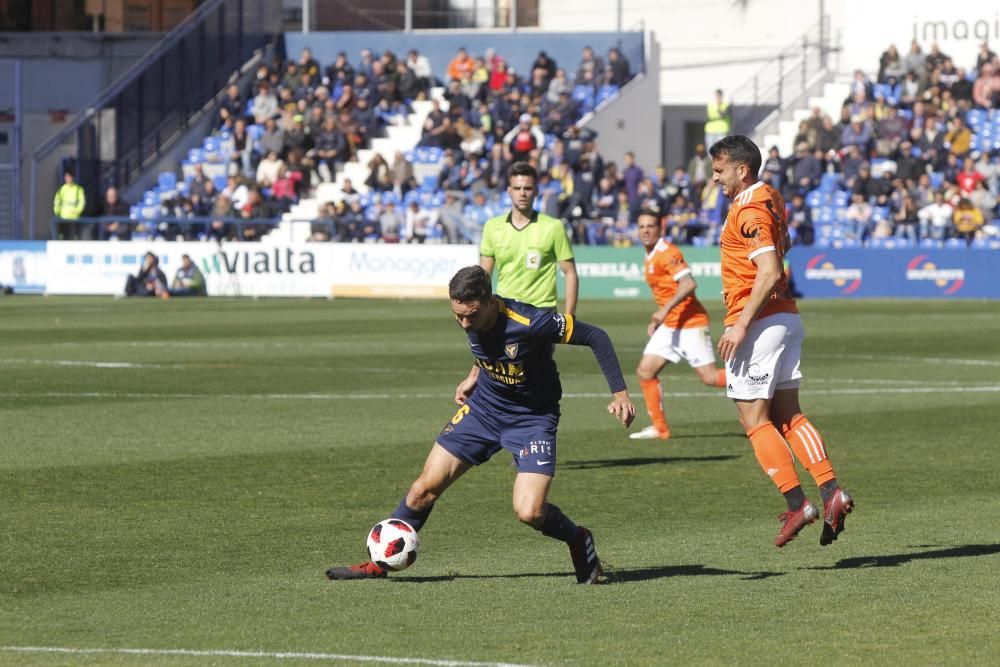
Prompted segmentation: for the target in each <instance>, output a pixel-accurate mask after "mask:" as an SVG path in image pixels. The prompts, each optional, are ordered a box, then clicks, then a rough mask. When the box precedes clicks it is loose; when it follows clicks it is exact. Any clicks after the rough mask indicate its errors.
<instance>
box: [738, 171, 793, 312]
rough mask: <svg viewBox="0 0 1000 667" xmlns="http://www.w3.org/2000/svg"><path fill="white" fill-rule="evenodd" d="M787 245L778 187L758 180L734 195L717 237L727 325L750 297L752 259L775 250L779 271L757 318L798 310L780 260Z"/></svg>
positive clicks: (786, 228) (753, 267)
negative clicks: (724, 222) (778, 277)
mask: <svg viewBox="0 0 1000 667" xmlns="http://www.w3.org/2000/svg"><path fill="white" fill-rule="evenodd" d="M789 245H790V242H789V239H788V227H787V225H786V224H785V200H784V199H782V197H781V194H780V193H779V192H778V191H777V190H775V189H774V188H772V187H771V186H770V185H767V184H766V183H763V182H761V181H758V182H757V183H754V184H753V185H751V186H750V187H749V188H747V189H746V190H744V191H743V192H741V193H740V194H738V195H736V197H735V198H734V199H733V205H732V208H730V209H729V215H727V216H726V224H725V225H724V226H723V228H722V236H721V237H720V239H719V252H720V254H721V255H722V296H723V298H724V299H725V301H726V320H725V323H726V325H727V326H728V325H730V324H733V323H735V322H736V320H738V319H739V316H740V313H741V312H742V311H743V308H744V306H746V302H747V300H748V299H749V298H750V291H751V290H752V289H753V282H754V279H755V278H756V277H757V267H756V265H755V264H754V263H753V260H754V258H755V257H758V256H759V255H762V254H764V253H767V252H774V253H777V256H778V266H779V267H782V268H781V270H782V274H781V280H780V281H779V282H778V284H777V285H775V287H774V291H772V292H771V296H770V298H769V300H768V301H767V303H766V304H764V307H763V308H761V310H760V312H759V313H758V314H757V317H767V316H768V315H773V314H775V313H797V312H799V311H798V308H797V307H796V306H795V299H793V298H792V295H791V291H790V290H789V289H788V276H786V275H785V273H784V262H783V260H784V258H785V253H786V252H788V247H789Z"/></svg>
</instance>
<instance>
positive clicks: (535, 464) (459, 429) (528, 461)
mask: <svg viewBox="0 0 1000 667" xmlns="http://www.w3.org/2000/svg"><path fill="white" fill-rule="evenodd" d="M558 427H559V412H558V411H552V412H547V413H544V414H528V415H518V414H509V413H507V414H503V415H501V414H497V411H496V410H495V409H488V408H484V407H483V406H481V405H477V404H476V403H473V402H472V401H469V402H467V403H466V404H465V405H463V406H462V407H460V408H459V409H458V412H456V413H455V416H454V417H452V418H451V421H449V422H448V423H447V424H445V426H444V428H443V429H442V430H441V435H439V436H438V438H437V443H438V444H439V445H441V446H442V447H444V448H445V449H447V450H448V451H449V452H450V453H451V454H452V455H453V456H454V457H455V458H457V459H459V460H461V461H465V462H466V463H471V464H472V465H480V464H482V463H486V462H487V461H489V460H490V457H492V456H493V455H494V454H496V453H497V452H499V451H500V450H501V449H506V450H507V451H508V452H510V453H511V454H513V455H514V462H515V463H516V464H517V470H518V472H534V473H540V474H542V475H548V476H549V477H554V476H555V474H556V429H557V428H558Z"/></svg>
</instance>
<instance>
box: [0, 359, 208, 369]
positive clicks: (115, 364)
mask: <svg viewBox="0 0 1000 667" xmlns="http://www.w3.org/2000/svg"><path fill="white" fill-rule="evenodd" d="M0 364H32V365H37V366H83V367H86V368H191V366H190V365H187V364H141V363H139V364H137V363H132V362H129V361H74V360H72V359H0Z"/></svg>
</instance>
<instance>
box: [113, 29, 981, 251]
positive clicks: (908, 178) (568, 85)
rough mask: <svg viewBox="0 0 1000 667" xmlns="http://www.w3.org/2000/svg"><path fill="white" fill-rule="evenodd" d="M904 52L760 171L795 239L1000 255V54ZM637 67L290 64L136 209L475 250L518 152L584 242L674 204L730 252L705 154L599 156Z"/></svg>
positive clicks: (272, 73)
mask: <svg viewBox="0 0 1000 667" xmlns="http://www.w3.org/2000/svg"><path fill="white" fill-rule="evenodd" d="M914 49H915V52H916V53H917V54H918V55H921V54H922V51H921V49H920V46H919V45H918V44H917V45H915V46H914ZM887 53H888V51H887ZM609 55H610V54H609ZM887 57H888V56H885V55H884V56H883V62H882V63H881V64H880V67H879V73H878V74H877V75H876V76H874V77H870V76H869V75H868V74H866V73H865V72H862V71H858V72H855V73H854V75H853V76H852V77H851V78H850V79H849V80H844V81H839V82H835V83H833V84H829V85H827V87H826V89H825V95H824V96H823V97H822V98H818V99H814V100H812V102H813V104H812V105H811V108H809V109H803V110H802V111H800V112H797V114H796V117H795V121H796V123H797V125H796V126H795V128H794V134H790V133H788V132H786V133H785V134H782V135H779V136H777V137H769V138H768V139H769V141H774V142H775V143H774V145H773V146H771V147H770V148H769V150H768V151H767V154H766V155H765V161H764V165H763V170H762V178H763V179H764V180H765V181H768V182H770V183H771V184H772V185H775V186H776V187H778V188H779V189H781V191H782V192H783V193H784V195H785V198H786V201H787V202H788V207H789V210H788V214H789V215H788V217H789V222H790V231H791V234H792V236H793V240H794V242H795V243H798V244H815V245H817V246H820V247H860V246H873V247H898V246H902V247H906V246H922V247H940V246H948V247H960V246H974V247H1000V220H998V219H997V218H998V215H1000V209H998V207H997V199H998V195H1000V164H998V157H1000V109H998V107H1000V74H998V72H1000V61H998V59H997V57H996V55H995V54H992V55H991V56H990V57H987V58H985V59H984V58H982V57H980V59H979V61H977V63H976V64H975V67H970V68H968V69H967V70H966V69H961V68H956V67H955V66H954V65H953V64H952V63H951V61H950V59H948V58H947V57H944V58H941V57H937V56H935V57H933V58H931V57H924V58H922V59H921V58H919V57H914V58H908V59H907V60H906V62H905V63H903V62H902V61H900V62H898V63H891V62H890V63H888V64H887V62H885V61H886V59H887ZM622 58H623V56H622V55H621V54H620V53H618V54H616V55H615V56H614V60H615V66H614V67H612V66H611V65H607V64H605V61H604V59H602V58H601V57H595V56H593V54H591V55H590V56H587V55H585V56H584V57H583V58H582V59H581V62H580V63H579V66H578V67H564V66H559V65H558V64H557V63H555V62H553V61H552V59H551V58H550V57H547V56H546V55H545V54H544V53H540V54H539V57H538V59H536V61H535V63H533V65H532V68H531V71H530V72H529V73H527V75H526V76H523V77H522V76H520V75H519V74H517V73H515V72H513V71H512V70H510V69H509V68H508V67H507V65H506V64H505V61H504V58H503V54H497V53H494V52H492V50H488V51H487V52H484V53H483V54H464V55H463V54H458V55H456V57H455V59H454V60H452V62H450V63H447V64H445V63H437V65H438V66H437V67H436V68H433V69H431V68H430V64H429V63H427V62H426V58H423V60H422V61H421V56H420V54H416V53H411V54H408V55H407V56H406V57H405V58H403V57H397V56H396V55H395V54H394V53H393V52H391V51H385V52H384V53H382V54H381V55H379V54H377V53H372V52H371V51H368V50H364V51H362V52H361V54H360V55H359V57H358V59H356V60H354V61H353V62H352V60H351V59H350V58H349V57H348V55H347V54H346V53H340V54H338V55H337V57H336V59H335V61H334V62H331V63H325V64H321V63H318V62H316V61H315V60H314V59H313V58H312V54H311V52H310V51H309V50H308V49H303V51H302V53H301V54H300V55H299V57H298V58H297V59H295V60H289V61H288V62H283V61H280V60H278V59H275V60H274V61H273V62H271V63H269V64H268V65H264V66H261V68H260V69H259V71H258V72H257V74H256V77H255V81H254V85H253V86H252V88H251V89H247V90H240V89H239V88H238V87H235V88H236V89H235V90H232V89H231V91H230V93H228V94H227V96H226V97H225V98H224V100H223V102H222V104H221V106H220V110H219V119H218V124H217V127H216V129H215V131H214V132H213V133H212V134H211V135H210V136H207V137H205V139H204V141H203V143H202V145H201V146H200V147H198V148H194V149H192V150H191V151H190V152H189V154H188V156H187V160H185V162H184V164H183V165H182V166H181V170H180V173H181V178H178V177H177V175H176V174H174V173H171V172H165V173H163V174H161V175H160V177H159V180H158V183H157V185H156V186H155V187H153V188H151V189H150V190H149V191H147V192H146V193H145V196H144V197H143V199H142V201H141V202H140V203H137V204H136V205H134V206H132V207H131V216H130V217H131V219H132V221H133V223H134V227H133V230H132V237H133V238H137V237H138V238H142V237H143V236H147V237H150V236H166V237H168V238H169V237H170V235H175V236H176V235H178V234H179V235H183V236H186V237H192V236H194V237H196V238H205V239H207V238H225V237H232V238H235V237H240V238H245V239H256V238H260V237H261V235H262V234H264V233H267V229H266V228H265V227H263V226H261V225H247V224H240V221H241V220H253V221H257V220H272V221H277V220H279V219H281V220H282V222H280V224H279V228H280V231H279V233H281V234H284V235H285V236H284V237H283V238H291V239H293V240H295V239H297V240H305V239H307V238H308V239H310V240H314V241H323V240H335V241H356V242H379V241H380V242H407V241H409V242H442V241H449V242H466V243H475V242H478V239H479V230H480V229H481V226H482V223H483V222H484V221H485V220H486V219H487V218H488V217H490V215H495V214H497V213H499V212H500V211H503V210H504V209H505V208H506V207H508V206H509V205H510V202H509V199H508V198H507V196H506V193H505V186H506V183H505V172H506V169H507V168H508V167H509V165H510V163H511V161H512V160H513V159H515V158H517V159H527V160H528V161H530V162H532V163H533V164H534V165H535V166H536V167H537V168H538V169H539V171H540V173H541V174H542V176H541V182H540V184H539V185H540V194H539V198H538V201H537V207H538V208H539V209H540V210H542V211H544V212H546V213H549V214H551V215H554V216H557V217H561V218H562V219H563V220H564V221H565V222H566V225H567V230H568V232H569V233H570V234H572V236H573V240H574V242H576V243H587V244H614V245H630V244H633V243H635V242H636V236H635V217H636V213H637V211H638V210H639V209H640V208H643V207H653V208H656V209H657V210H659V211H661V213H662V215H663V219H662V226H663V229H664V233H665V234H666V235H667V236H669V237H670V238H673V239H674V240H676V241H678V242H686V243H690V244H694V245H711V244H714V243H717V242H718V233H719V228H720V227H721V223H722V221H723V220H724V218H725V214H726V205H727V204H726V201H725V199H724V198H723V197H722V196H721V194H720V193H719V191H718V188H716V187H715V186H713V185H712V184H711V182H710V171H711V170H710V168H706V160H707V158H706V156H705V151H704V148H705V147H700V148H699V150H698V152H697V154H696V155H694V156H692V159H691V161H690V162H689V164H688V165H686V166H683V167H678V168H676V169H674V170H673V171H672V172H668V170H667V169H665V168H664V167H662V166H661V167H658V168H656V169H655V170H653V172H652V173H645V172H644V171H643V170H642V169H641V168H639V167H638V166H637V165H635V164H632V163H631V161H630V159H629V157H628V156H622V157H621V161H620V162H616V161H613V160H611V159H609V156H603V155H601V154H600V152H599V150H598V149H597V143H596V139H597V137H596V136H595V135H594V134H593V133H592V132H589V131H588V130H587V129H585V128H584V127H582V123H581V120H582V119H585V118H586V117H587V114H590V113H594V112H595V111H599V110H600V108H601V106H602V104H607V103H608V102H609V100H613V99H614V98H615V96H616V95H617V94H618V91H619V89H620V85H622V84H623V82H624V85H627V76H626V77H625V78H624V79H623V78H622V71H623V69H622V68H623V67H624V71H625V72H629V73H630V74H634V72H631V71H630V69H629V65H628V63H627V61H626V62H625V63H624V65H623V64H622V62H621V59H622ZM445 65H446V66H445ZM563 65H572V64H571V63H563ZM428 71H429V72H430V75H429V76H427V72H428ZM418 72H419V73H420V76H418ZM569 72H573V73H574V74H572V75H570V74H568V73H569ZM834 118H836V120H834ZM207 181H211V183H212V185H211V186H209V187H208V190H209V191H208V192H207V193H206V192H205V190H206V186H205V183H206V182H207ZM938 193H939V194H941V195H943V196H942V197H941V198H940V201H937V202H935V194H938ZM858 194H860V195H861V198H860V199H861V201H860V202H858V204H857V206H856V207H855V208H852V206H854V204H852V196H853V195H858ZM866 206H867V207H868V208H865V207H866ZM164 216H169V217H176V218H177V219H178V222H177V223H176V224H174V223H165V222H163V220H162V219H163V217H164ZM206 216H207V217H206ZM185 218H187V219H191V220H197V221H198V224H188V225H185V224H184V223H183V220H184V219H185ZM153 220H156V221H158V224H156V225H153V224H144V221H153ZM456 221H457V222H456ZM234 223H235V224H234ZM383 227H385V228H383ZM245 232H249V233H245Z"/></svg>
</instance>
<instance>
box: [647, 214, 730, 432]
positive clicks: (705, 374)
mask: <svg viewBox="0 0 1000 667" xmlns="http://www.w3.org/2000/svg"><path fill="white" fill-rule="evenodd" d="M638 222H639V241H640V242H641V243H642V245H643V246H644V247H645V248H646V261H645V264H644V265H643V274H644V275H645V276H646V282H647V283H649V288H650V289H651V290H652V291H653V299H654V300H655V301H656V305H658V306H659V309H657V311H656V312H655V313H653V316H652V319H651V321H650V323H649V327H648V329H647V333H648V335H649V342H648V343H647V344H646V348H645V349H644V350H643V351H642V359H640V360H639V367H638V368H637V369H636V375H638V376H639V385H640V386H641V387H642V396H643V398H644V399H645V401H646V412H648V413H649V418H650V419H651V420H652V422H653V424H652V426H647V427H646V428H644V429H642V430H641V431H637V432H636V433H632V434H631V435H629V437H630V438H631V439H633V440H650V439H654V438H658V439H660V440H666V439H667V438H669V437H670V428H669V426H668V425H667V420H666V417H665V416H664V414H663V390H662V387H661V384H660V378H659V375H660V371H661V370H663V367H664V366H665V365H666V364H667V362H668V361H669V362H673V363H678V362H679V361H680V360H681V359H686V360H687V362H688V364H690V365H691V367H692V368H694V371H695V373H697V374H698V377H699V378H700V379H701V381H702V382H703V383H705V384H707V385H708V386H710V387H725V386H726V372H725V370H723V369H721V368H716V367H715V351H714V350H713V349H712V336H711V333H710V332H709V329H708V311H706V310H705V307H704V306H703V305H701V302H700V301H698V297H696V296H695V293H694V292H695V288H697V287H698V285H697V283H695V281H694V278H693V277H692V275H691V268H690V267H689V266H688V265H687V262H685V261H684V255H683V254H681V250H680V248H678V247H677V246H675V245H674V244H673V243H670V242H669V241H667V240H666V239H664V238H661V237H660V220H659V213H657V212H656V211H653V210H649V209H643V210H641V211H639V216H638Z"/></svg>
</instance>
